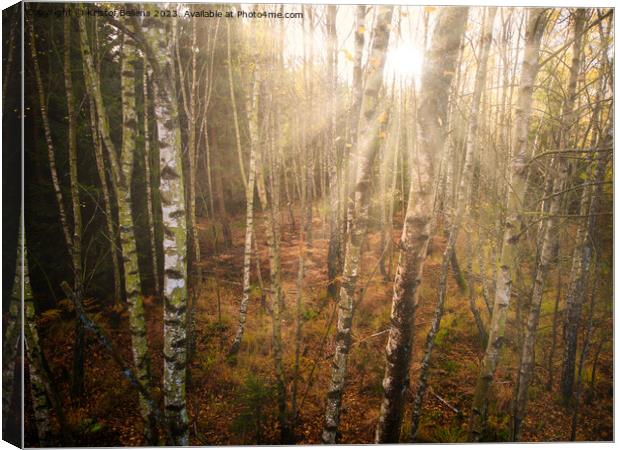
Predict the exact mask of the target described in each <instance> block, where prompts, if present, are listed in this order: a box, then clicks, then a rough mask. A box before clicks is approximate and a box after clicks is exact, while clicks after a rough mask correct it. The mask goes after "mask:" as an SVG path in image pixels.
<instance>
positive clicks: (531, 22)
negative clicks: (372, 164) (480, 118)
mask: <svg viewBox="0 0 620 450" xmlns="http://www.w3.org/2000/svg"><path fill="white" fill-rule="evenodd" d="M546 23H547V11H546V10H544V9H533V8H531V9H530V10H529V19H528V24H527V30H526V38H525V53H524V55H523V64H522V68H521V81H520V85H519V97H518V99H517V110H516V112H515V116H516V117H515V124H514V130H513V133H514V138H513V141H514V146H515V152H514V155H515V156H514V158H513V161H512V170H511V179H510V185H511V187H512V189H511V193H510V196H509V199H508V207H507V217H506V221H505V224H504V231H503V243H502V248H501V256H500V261H499V270H498V271H497V279H496V289H495V300H494V302H493V314H492V316H491V324H490V326H489V339H488V342H487V348H486V351H485V354H484V357H483V360H482V365H481V368H480V373H479V375H478V380H477V382H476V390H475V392H474V399H473V404H472V410H471V415H470V419H469V432H468V440H469V441H475V442H477V441H479V440H480V438H481V437H482V433H483V431H484V427H485V424H486V415H487V404H488V397H489V390H490V388H491V383H492V382H493V378H494V377H495V369H496V368H497V363H498V360H499V353H500V349H501V347H502V344H503V340H504V329H505V325H506V315H507V313H508V305H509V304H510V293H511V288H512V280H513V274H512V271H513V270H514V266H515V256H516V248H517V244H518V242H519V237H520V233H521V229H522V220H521V205H522V204H523V198H522V197H523V194H524V193H525V184H526V183H525V180H526V175H527V173H526V172H527V162H526V148H527V140H528V125H529V117H530V113H531V110H532V92H533V90H534V81H535V80H536V74H537V73H538V53H539V49H540V41H541V38H542V35H543V32H544V30H545V25H546Z"/></svg>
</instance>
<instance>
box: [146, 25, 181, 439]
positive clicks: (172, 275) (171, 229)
mask: <svg viewBox="0 0 620 450" xmlns="http://www.w3.org/2000/svg"><path fill="white" fill-rule="evenodd" d="M143 25H144V26H145V29H144V31H145V33H144V36H145V38H146V42H147V45H148V47H149V48H148V49H147V54H148V55H149V62H150V63H151V65H152V66H153V78H154V90H153V91H154V96H153V104H154V107H155V117H156V120H157V137H158V142H159V156H160V173H161V183H160V196H161V202H162V221H163V225H164V292H163V293H164V405H165V417H166V421H167V423H168V426H169V428H170V442H169V443H168V444H169V445H189V428H188V424H189V418H188V415H187V405H186V399H185V395H186V393H185V381H186V371H187V364H186V363H187V345H186V342H187V306H188V304H187V303H188V302H187V292H188V291H187V247H186V242H187V226H186V218H185V197H184V193H183V154H182V153H183V149H182V145H181V127H180V123H179V118H178V117H179V115H178V113H179V107H178V103H177V95H176V81H175V71H174V63H173V60H172V56H171V55H172V54H173V46H174V45H175V44H174V42H173V40H171V39H169V36H168V34H167V32H166V21H165V20H162V19H159V20H157V19H151V20H145V21H144V22H143ZM172 26H173V27H174V26H176V22H174V21H173V22H172Z"/></svg>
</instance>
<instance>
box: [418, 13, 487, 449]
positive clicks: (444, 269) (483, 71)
mask: <svg viewBox="0 0 620 450" xmlns="http://www.w3.org/2000/svg"><path fill="white" fill-rule="evenodd" d="M496 11H497V8H495V7H491V8H489V10H488V15H487V18H486V24H485V26H484V31H483V34H482V36H481V39H480V58H479V64H478V67H477V69H476V79H475V82H474V92H473V95H472V100H471V107H470V112H469V123H468V125H467V141H466V144H465V161H464V163H463V168H462V171H461V177H460V183H459V184H460V185H459V189H458V196H457V198H456V212H455V213H454V214H453V215H452V217H451V224H450V231H449V235H448V243H447V245H446V249H445V251H444V254H443V260H442V264H441V272H440V275H439V298H438V299H437V306H436V308H435V315H434V317H433V322H432V324H431V328H430V330H429V332H428V335H427V336H426V348H425V351H424V357H423V358H422V365H421V367H420V375H419V380H418V388H417V391H416V394H415V398H414V400H413V408H412V413H411V417H412V420H411V439H412V440H413V439H415V436H416V433H417V431H418V427H419V424H420V416H421V412H422V401H423V399H424V394H425V393H426V388H427V384H428V371H429V368H430V359H431V353H432V351H433V347H434V344H435V336H436V335H437V333H438V332H439V327H440V325H441V319H442V317H443V311H444V303H445V300H446V293H447V282H448V279H447V278H448V268H449V266H450V264H451V262H452V261H453V258H454V255H455V253H454V252H455V247H456V241H457V239H458V235H459V232H460V229H461V222H462V220H463V215H464V212H465V209H466V207H467V200H468V195H467V193H468V190H469V189H470V188H471V179H472V175H473V168H474V152H475V147H476V145H475V144H476V142H477V135H478V117H479V115H480V98H481V96H482V91H483V89H484V86H485V83H486V75H487V62H488V59H489V49H490V47H491V42H492V39H493V22H494V19H495V13H496ZM472 289H473V286H470V290H472Z"/></svg>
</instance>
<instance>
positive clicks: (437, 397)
mask: <svg viewBox="0 0 620 450" xmlns="http://www.w3.org/2000/svg"><path fill="white" fill-rule="evenodd" d="M428 391H429V392H430V393H431V394H432V395H433V396H434V397H435V398H436V399H437V400H439V401H440V402H441V403H443V404H444V405H445V406H447V407H448V408H450V409H451V410H452V411H453V412H454V413H455V414H460V413H461V412H460V411H459V410H458V409H457V408H456V407H454V406H452V405H451V404H450V403H448V401H446V400H444V399H443V398H441V397H440V396H439V395H437V394H436V393H435V391H434V390H433V387H432V386H429V387H428Z"/></svg>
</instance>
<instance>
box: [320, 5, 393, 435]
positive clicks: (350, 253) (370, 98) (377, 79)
mask: <svg viewBox="0 0 620 450" xmlns="http://www.w3.org/2000/svg"><path fill="white" fill-rule="evenodd" d="M392 11H393V7H391V6H383V5H382V6H379V7H378V11H377V22H376V24H375V39H374V41H373V45H372V49H371V53H370V59H369V60H370V61H372V64H369V65H368V68H367V72H366V86H365V88H364V94H363V96H362V104H361V113H362V115H361V124H360V128H359V129H360V130H363V133H359V136H358V139H357V143H356V147H357V149H356V153H357V157H358V158H359V159H358V160H359V165H358V167H357V173H356V176H355V196H354V199H355V200H354V206H353V211H352V213H353V215H352V222H351V230H350V232H349V233H348V236H347V243H346V251H345V257H344V267H343V274H342V285H341V287H340V296H339V298H338V324H337V333H336V349H335V352H334V361H333V365H332V373H331V380H330V384H329V390H328V393H327V404H326V407H325V424H324V426H323V433H322V436H321V438H322V441H323V443H325V444H333V443H335V442H336V434H337V432H338V424H339V422H340V408H341V404H342V393H343V391H344V387H345V383H346V376H347V360H348V356H349V349H350V347H351V331H352V322H353V304H354V296H355V286H356V284H357V277H358V272H359V263H360V257H361V247H362V243H363V241H364V239H365V237H366V231H367V229H368V206H369V203H370V179H371V176H372V169H373V165H374V160H375V157H376V155H377V152H378V150H379V146H380V139H379V130H380V128H381V122H382V120H383V117H384V115H383V114H381V111H379V91H380V90H381V87H382V86H383V68H384V66H385V60H386V51H387V46H388V42H389V39H390V28H391V22H392Z"/></svg>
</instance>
